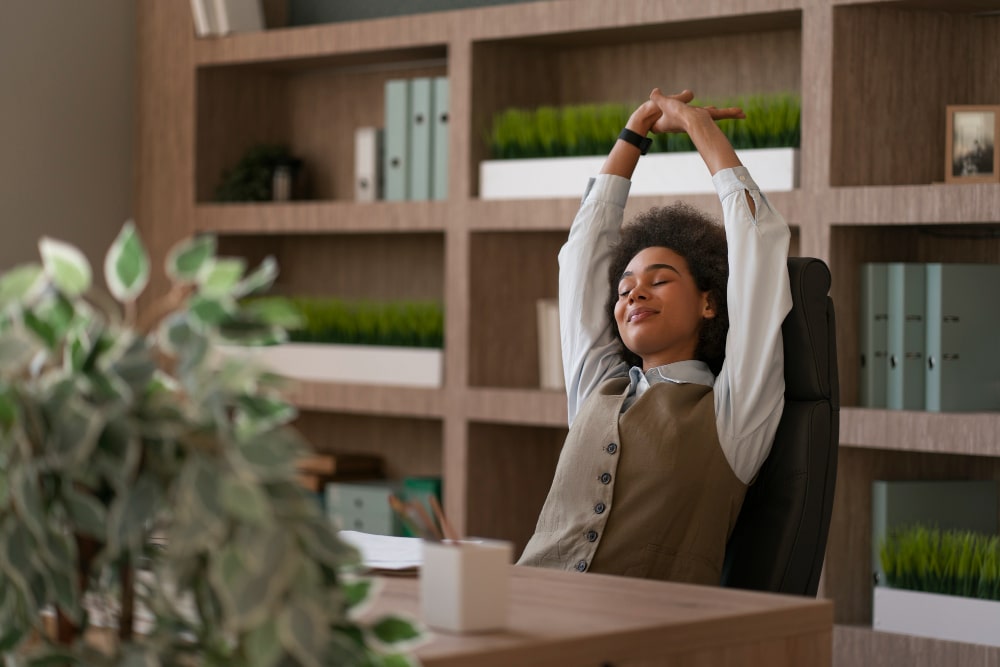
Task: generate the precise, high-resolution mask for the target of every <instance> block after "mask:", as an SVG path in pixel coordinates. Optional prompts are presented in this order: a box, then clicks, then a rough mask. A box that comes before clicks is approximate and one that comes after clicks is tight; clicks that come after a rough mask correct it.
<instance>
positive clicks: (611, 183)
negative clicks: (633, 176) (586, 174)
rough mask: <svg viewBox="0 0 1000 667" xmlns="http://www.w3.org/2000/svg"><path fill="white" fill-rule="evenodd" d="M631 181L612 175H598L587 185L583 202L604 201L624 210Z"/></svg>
mask: <svg viewBox="0 0 1000 667" xmlns="http://www.w3.org/2000/svg"><path fill="white" fill-rule="evenodd" d="M631 187H632V181H630V180H628V179H627V178H622V177H621V176H616V175H614V174H598V175H597V176H595V177H594V178H591V179H590V182H589V183H587V190H586V192H584V193H583V201H584V202H595V201H604V202H608V203H611V204H616V205H618V206H620V207H622V208H625V203H626V202H627V201H628V191H629V189H630V188H631Z"/></svg>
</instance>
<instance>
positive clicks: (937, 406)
mask: <svg viewBox="0 0 1000 667" xmlns="http://www.w3.org/2000/svg"><path fill="white" fill-rule="evenodd" d="M998 285H1000V265H996V264H941V263H935V264H928V265H927V364H926V365H925V367H924V369H925V370H924V374H925V385H926V387H925V389H926V401H925V403H926V409H927V410H930V411H933V412H952V411H954V412H959V411H983V410H986V411H989V410H1000V350H998V341H1000V336H998V332H1000V295H998V291H997V286H998Z"/></svg>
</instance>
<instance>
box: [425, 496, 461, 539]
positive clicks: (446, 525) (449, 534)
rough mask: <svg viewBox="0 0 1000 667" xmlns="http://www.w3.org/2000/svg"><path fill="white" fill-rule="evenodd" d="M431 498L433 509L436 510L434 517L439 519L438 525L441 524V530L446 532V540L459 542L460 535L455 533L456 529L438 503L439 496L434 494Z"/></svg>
mask: <svg viewBox="0 0 1000 667" xmlns="http://www.w3.org/2000/svg"><path fill="white" fill-rule="evenodd" d="M430 498H431V509H432V510H434V515H435V516H436V517H437V520H438V523H440V524H441V530H442V531H443V532H444V538H445V539H446V540H452V541H458V539H459V537H458V533H457V532H455V528H454V527H453V526H452V525H451V522H450V521H448V517H446V516H445V515H444V510H443V509H441V503H440V502H438V499H437V496H435V495H434V494H433V493H432V494H431V496H430Z"/></svg>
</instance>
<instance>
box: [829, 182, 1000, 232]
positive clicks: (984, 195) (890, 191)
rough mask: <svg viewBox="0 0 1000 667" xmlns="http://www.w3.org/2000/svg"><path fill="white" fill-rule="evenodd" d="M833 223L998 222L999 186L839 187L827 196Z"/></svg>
mask: <svg viewBox="0 0 1000 667" xmlns="http://www.w3.org/2000/svg"><path fill="white" fill-rule="evenodd" d="M824 213H825V218H826V219H827V220H828V221H829V222H832V223H845V224H851V225H854V224H857V225H909V224H944V223H957V224H963V223H971V222H977V223H978V222H984V223H995V222H1000V185H991V184H978V185H964V184H962V185H959V184H948V185H944V184H936V185H910V186H896V187H861V188H839V189H837V190H834V191H832V192H831V193H830V194H829V196H828V197H827V203H826V206H825V207H824Z"/></svg>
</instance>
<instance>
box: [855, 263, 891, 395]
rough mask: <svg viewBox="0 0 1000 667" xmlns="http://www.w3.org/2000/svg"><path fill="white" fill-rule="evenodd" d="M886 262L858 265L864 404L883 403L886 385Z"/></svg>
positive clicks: (887, 366) (887, 337) (887, 301)
mask: <svg viewBox="0 0 1000 667" xmlns="http://www.w3.org/2000/svg"><path fill="white" fill-rule="evenodd" d="M888 270H889V266H888V264H885V263H879V262H869V263H867V264H862V265H861V332H860V343H861V350H860V363H861V370H860V373H859V380H860V383H861V384H860V392H859V393H860V397H859V403H860V405H861V407H865V408H884V407H885V406H886V395H885V386H886V382H887V381H888V375H889V365H888V363H889V352H888V345H889V329H888V321H889V311H888V308H889V299H888V295H889V284H888Z"/></svg>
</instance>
